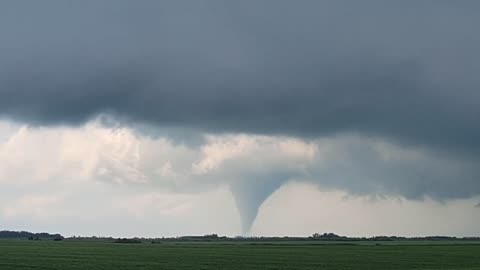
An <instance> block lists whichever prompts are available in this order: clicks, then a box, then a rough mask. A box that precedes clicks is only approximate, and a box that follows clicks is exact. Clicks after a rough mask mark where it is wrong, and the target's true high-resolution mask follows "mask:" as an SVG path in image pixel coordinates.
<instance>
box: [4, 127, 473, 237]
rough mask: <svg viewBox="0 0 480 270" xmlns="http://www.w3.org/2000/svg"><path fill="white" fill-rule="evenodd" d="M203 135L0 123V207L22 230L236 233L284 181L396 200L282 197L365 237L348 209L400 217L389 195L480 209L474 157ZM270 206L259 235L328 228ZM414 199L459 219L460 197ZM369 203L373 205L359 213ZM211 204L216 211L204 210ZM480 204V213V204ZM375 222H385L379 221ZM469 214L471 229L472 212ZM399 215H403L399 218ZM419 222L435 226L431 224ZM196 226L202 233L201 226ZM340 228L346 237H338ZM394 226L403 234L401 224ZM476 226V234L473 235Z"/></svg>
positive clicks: (338, 140) (341, 140) (358, 142)
mask: <svg viewBox="0 0 480 270" xmlns="http://www.w3.org/2000/svg"><path fill="white" fill-rule="evenodd" d="M203 136H205V140H204V141H203V143H202V144H198V145H196V144H183V143H179V142H176V141H173V140H171V139H170V138H169V136H167V135H165V136H163V135H161V134H157V135H156V136H147V135H145V134H142V133H138V132H136V131H135V130H134V129H132V128H129V127H126V126H106V125H103V124H102V123H101V121H100V120H96V121H92V122H89V123H87V124H85V125H83V126H78V127H29V126H18V125H15V124H12V123H11V122H8V121H0V138H1V140H0V164H2V166H0V183H2V190H1V191H0V195H1V196H2V199H1V200H0V203H1V205H0V208H1V209H2V212H1V213H2V216H3V219H4V221H6V220H7V221H8V220H10V221H12V220H13V221H14V220H17V223H16V224H18V220H20V219H24V220H28V222H32V223H35V222H38V221H35V220H38V219H39V218H40V217H42V216H43V217H45V219H48V217H54V216H55V218H58V217H60V216H62V215H66V214H69V215H73V216H76V215H78V216H77V218H78V219H79V220H81V222H80V221H79V222H80V223H82V224H83V226H86V224H97V223H100V222H106V223H105V224H112V222H113V221H111V222H109V221H106V220H105V219H109V218H110V219H112V220H122V222H125V224H126V225H125V226H126V227H128V224H137V223H136V221H131V220H129V219H128V218H126V217H130V218H132V219H133V220H148V223H149V224H151V226H152V228H153V227H154V226H153V224H156V222H154V221H153V219H155V218H158V219H159V220H162V221H163V222H165V220H176V221H177V222H187V223H190V224H192V226H191V227H189V226H186V225H185V226H183V227H182V226H180V227H178V226H175V225H171V224H170V225H169V226H170V227H169V228H165V230H166V231H169V232H171V233H177V234H181V233H182V231H181V230H180V229H183V230H185V231H183V233H189V232H191V231H198V232H200V231H202V232H205V231H208V230H207V229H206V228H207V227H209V226H210V227H212V228H217V229H219V230H220V231H223V232H228V233H229V234H236V233H235V230H236V231H237V233H239V230H238V228H239V226H240V225H239V224H238V223H235V222H233V221H231V220H233V219H232V218H231V216H232V215H235V216H236V215H237V213H238V212H239V213H240V216H241V217H242V219H243V222H242V224H243V225H242V226H243V227H244V229H248V227H249V226H250V222H252V221H253V220H254V219H255V216H256V213H257V212H256V211H257V209H258V207H260V206H261V205H262V203H263V202H264V200H265V199H267V198H269V196H270V195H271V194H272V193H273V192H275V190H276V189H277V188H279V187H280V186H282V185H283V184H284V183H287V182H288V181H290V180H292V179H295V180H299V181H302V182H307V183H312V184H314V185H315V186H316V187H321V188H322V189H324V190H330V191H332V192H344V193H345V194H357V195H358V194H360V195H362V196H372V195H373V196H377V195H381V196H384V198H386V199H382V200H380V201H379V202H369V203H364V204H363V203H359V202H358V201H355V202H354V203H348V204H345V205H344V204H343V201H336V199H332V198H331V196H330V195H329V194H326V193H319V194H316V193H315V194H313V193H311V192H310V191H309V190H307V189H303V191H302V192H297V193H295V194H296V195H295V196H296V197H295V198H294V199H292V198H290V199H288V198H287V197H282V198H283V199H282V200H281V201H278V202H276V203H275V205H282V204H284V203H285V202H287V201H289V200H292V203H291V204H289V205H292V206H295V205H296V206H297V207H300V205H302V201H303V200H305V198H306V197H305V196H307V195H309V194H310V195H311V196H312V198H313V197H319V198H324V200H325V201H323V200H319V201H315V200H314V199H312V200H311V201H307V202H305V203H304V206H308V207H311V205H324V204H328V205H329V206H328V207H327V209H340V210H341V211H339V212H336V213H338V214H336V215H339V216H336V220H337V221H338V222H333V223H329V222H330V221H325V223H323V224H331V226H330V227H328V226H327V227H325V228H331V231H339V230H340V231H344V232H345V233H354V232H357V233H360V232H361V231H360V230H358V231H353V230H350V231H349V230H348V229H346V228H345V227H342V226H343V225H342V224H343V222H345V224H348V223H351V221H350V220H347V219H345V218H341V216H340V215H342V214H341V213H345V217H346V216H350V215H351V216H354V217H355V216H356V217H359V215H360V214H361V213H370V212H369V209H370V210H371V209H375V211H376V213H379V214H378V215H379V216H389V211H391V208H388V209H390V210H388V211H387V210H385V211H383V210H382V211H380V210H379V209H382V207H387V205H390V204H391V201H390V199H388V198H392V197H395V198H397V197H398V198H412V199H422V198H424V197H425V196H427V197H429V196H430V197H433V198H440V199H442V200H446V199H455V198H465V199H466V200H465V201H464V205H462V207H467V204H468V203H472V207H473V205H475V202H471V201H469V200H468V198H470V197H472V196H474V195H476V194H478V189H477V185H476V183H477V182H476V178H475V177H476V169H475V168H476V167H475V164H476V163H475V161H474V160H469V159H466V158H465V159H462V158H455V157H454V158H451V157H446V156H443V155H438V153H433V152H430V151H429V150H428V149H422V148H412V147H409V148H406V147H400V146H398V145H396V144H393V143H391V142H387V141H383V140H378V139H373V138H365V137H359V136H353V135H350V136H332V137H326V138H319V139H315V140H303V139H299V138H293V137H284V136H260V135H248V134H222V135H211V134H204V135H203ZM218 190H220V191H218ZM217 191H218V192H217ZM302 193H305V194H304V195H305V196H303V195H302ZM59 194H61V196H60V195H59ZM312 194H313V195H312ZM232 195H233V196H235V200H233V198H232ZM275 196H278V195H275ZM275 196H274V197H275ZM307 197H308V196H307ZM215 198H216V199H215ZM85 200H86V201H88V202H84V201H85ZM272 200H273V199H272ZM94 202H95V203H96V204H99V206H95V205H94ZM217 204H219V205H217ZM235 204H236V206H237V208H238V209H239V210H238V211H237V209H235ZM269 204H271V202H270V201H269V202H268V203H267V204H266V206H264V207H263V208H262V209H263V210H262V213H261V215H260V216H259V219H258V220H257V222H256V223H255V227H254V230H253V232H255V233H262V234H263V233H265V234H269V228H270V229H271V231H270V232H281V231H282V230H284V231H285V232H288V231H290V232H292V233H301V232H305V233H310V232H311V226H313V225H312V224H316V225H315V226H317V224H319V223H318V220H312V219H309V218H307V217H306V216H298V217H297V218H292V219H290V221H286V223H285V224H287V225H288V224H289V223H288V222H293V223H294V224H293V225H291V226H298V227H297V229H292V228H293V227H288V228H284V229H278V228H277V227H275V226H273V223H271V222H269V220H275V218H274V217H271V218H268V219H263V221H262V216H265V215H266V214H265V211H267V212H268V213H269V214H270V215H271V214H272V213H274V212H275V211H279V210H278V209H283V208H284V210H282V211H281V213H280V212H279V214H280V215H283V214H284V215H286V216H292V217H295V216H297V215H299V214H300V213H302V211H300V210H299V209H290V207H289V205H285V206H284V207H280V208H277V209H276V210H275V208H272V206H268V205H269ZM406 204H409V205H411V208H409V209H417V210H418V211H423V212H422V215H424V216H425V217H432V218H433V216H431V215H430V216H429V215H427V213H428V212H429V211H430V212H431V213H434V212H435V211H437V210H438V209H441V210H438V211H439V213H441V214H439V215H440V216H442V217H443V216H445V217H448V216H452V215H454V213H455V211H453V210H449V211H447V210H445V209H447V208H448V207H451V204H450V202H448V203H446V204H444V205H441V204H438V205H436V204H435V203H433V202H431V201H415V202H410V201H408V200H406V201H405V203H403V205H406ZM86 205H89V207H88V208H86ZM358 205H362V207H364V208H358V207H357V206H358ZM200 207H205V209H203V210H202V211H200V210H199V209H200ZM216 207H217V208H216ZM308 207H306V208H305V209H309V208H308ZM338 207H340V208H338ZM409 207H410V206H409ZM214 208H215V210H212V209H214ZM265 209H268V210H265ZM288 209H290V210H288ZM404 209H406V208H404ZM448 209H453V208H448ZM458 209H460V208H458ZM461 209H463V208H461ZM474 209H475V210H477V211H478V208H474ZM347 210H348V211H347ZM211 211H213V212H212V213H211V214H210V217H209V219H210V221H206V222H204V223H202V222H203V219H204V217H202V216H199V215H195V214H194V213H195V212H199V213H203V214H202V215H203V216H205V215H207V214H206V213H210V212H211ZM332 211H333V210H332ZM372 211H373V210H372ZM409 211H410V210H409ZM442 211H443V212H442ZM458 211H463V210H458ZM111 212H113V213H111ZM355 212H357V214H355ZM232 213H233V214H232ZM221 215H224V216H229V217H230V221H231V222H228V226H230V227H229V228H230V229H226V227H225V226H219V225H217V224H215V223H214V221H215V222H221V221H220V220H221V218H220V217H221ZM332 215H333V214H332ZM35 217H36V218H35ZM89 217H92V218H89ZM402 217H409V219H411V217H410V216H409V214H408V213H407V212H404V213H402ZM237 218H238V217H237ZM370 218H371V219H372V220H375V217H374V215H373V214H372V216H371V217H370ZM460 218H462V220H465V223H464V224H467V219H466V217H464V216H462V217H460ZM74 219H75V218H73V220H74ZM187 220H188V221H187ZM277 220H278V217H277ZM388 220H395V218H393V217H389V218H388ZM418 220H419V221H418V222H420V223H421V222H424V223H425V224H429V221H428V220H426V219H424V220H423V221H421V219H418ZM432 220H435V219H432ZM442 220H443V219H442ZM13 221H12V222H13ZM237 221H238V220H237ZM42 222H44V223H42V224H50V225H52V224H53V223H52V222H47V221H45V220H44V221H42ZM295 222H298V223H295ZM372 222H373V221H372ZM372 222H370V223H369V222H365V223H361V224H359V225H358V226H359V228H363V229H362V230H363V231H364V232H368V231H369V230H368V228H375V229H377V230H378V231H382V230H381V229H382V228H383V227H381V226H380V227H378V226H376V225H375V224H379V223H372ZM200 223H202V225H199V224H200ZM307 223H308V224H307ZM12 224H13V223H12ZM194 224H195V226H197V227H198V228H201V229H199V230H196V229H195V227H194ZM262 224H263V225H262ZM268 224H270V225H268ZM295 224H296V225H295ZM368 224H370V227H368V226H369V225H368ZM380 224H384V223H380ZM50 225H49V226H50ZM387 225H388V224H386V225H384V226H387ZM64 226H65V230H68V229H66V228H78V227H76V226H74V225H72V224H69V223H68V222H65V225H64ZM259 226H260V227H259ZM262 226H264V227H262ZM335 226H338V227H337V228H339V230H334V228H335ZM362 226H363V227H362ZM382 226H383V225H382ZM425 226H426V225H425ZM87 227H88V226H87ZM126 227H121V228H118V233H120V234H121V233H122V232H123V233H127V234H131V233H132V231H134V229H132V228H130V229H128V228H126ZM82 228H83V227H82ZM341 228H343V229H341ZM391 228H396V229H398V230H399V231H402V230H401V229H402V228H401V227H398V226H391ZM405 228H408V229H407V230H403V231H402V232H405V233H408V232H414V231H415V227H405ZM177 229H178V230H177ZM80 230H82V229H81V228H80ZM384 231H385V230H384ZM460 231H461V230H460V229H458V230H457V229H455V231H454V229H452V230H451V232H460ZM465 231H469V232H470V231H472V230H470V229H468V228H466V229H465ZM92 232H94V227H92ZM150 232H151V233H154V231H150ZM372 232H373V231H372ZM438 232H442V231H441V230H438ZM445 232H448V230H445ZM392 234H395V233H394V231H392Z"/></svg>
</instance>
